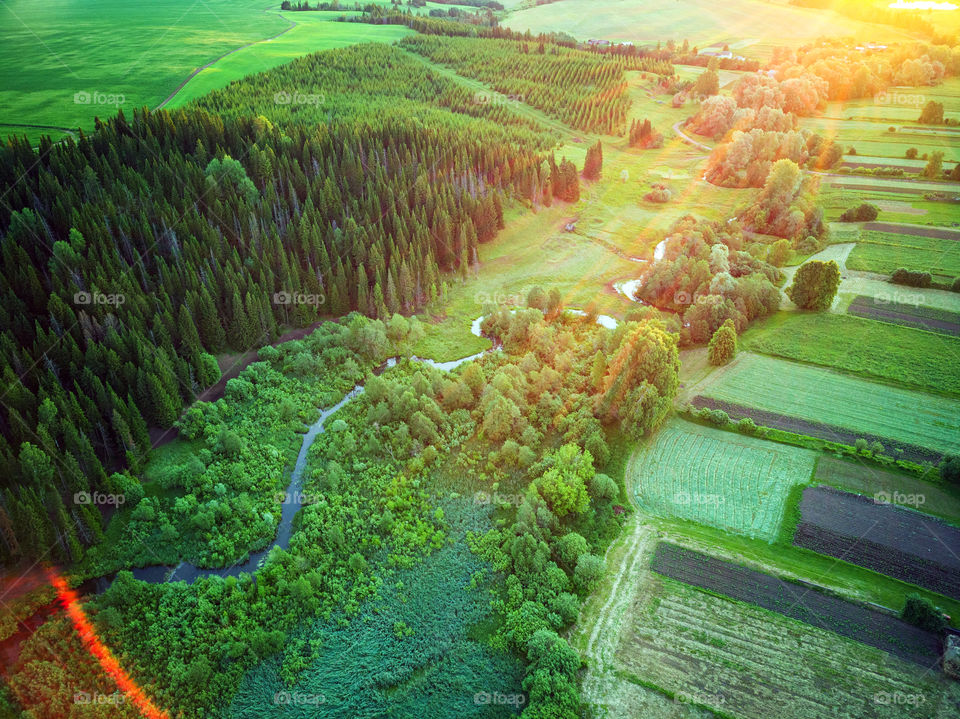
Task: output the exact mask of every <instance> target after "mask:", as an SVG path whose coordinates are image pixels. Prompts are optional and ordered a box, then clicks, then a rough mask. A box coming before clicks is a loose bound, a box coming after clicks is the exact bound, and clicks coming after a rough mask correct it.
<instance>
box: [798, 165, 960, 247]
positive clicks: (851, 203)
mask: <svg viewBox="0 0 960 719" xmlns="http://www.w3.org/2000/svg"><path fill="white" fill-rule="evenodd" d="M855 180H856V178H851V179H850V180H849V182H850V184H851V186H844V185H835V184H826V183H823V184H821V186H820V193H819V195H818V197H817V204H818V205H819V206H820V207H822V208H823V210H824V214H825V215H826V219H827V220H828V221H830V222H834V223H836V224H835V225H834V226H833V227H832V228H831V238H834V237H835V236H836V234H837V232H836V229H838V228H840V227H844V228H846V229H849V230H851V231H853V232H857V231H858V227H859V226H858V225H846V224H845V223H844V224H840V223H837V220H839V219H840V215H841V214H842V213H843V212H844V210H847V209H849V208H851V207H856V206H857V205H859V204H861V203H863V202H869V203H870V204H872V205H875V206H876V207H877V208H878V209H879V210H880V218H881V219H883V220H884V221H886V222H905V223H910V224H920V225H937V226H946V225H949V224H950V223H952V222H955V221H956V217H957V212H958V205H957V204H956V203H953V202H935V201H933V200H927V199H924V197H923V195H924V190H920V189H917V190H916V191H914V192H909V191H905V189H909V188H890V189H887V190H884V189H873V188H871V187H870V186H869V185H870V183H872V182H873V181H874V180H873V178H871V179H866V178H862V180H861V181H862V182H864V183H865V184H863V185H858V184H857V183H856V181H855ZM855 239H856V238H855Z"/></svg>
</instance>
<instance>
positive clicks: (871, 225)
mask: <svg viewBox="0 0 960 719" xmlns="http://www.w3.org/2000/svg"><path fill="white" fill-rule="evenodd" d="M863 229H865V230H877V231H879V232H894V233H896V234H899V235H913V236H914V237H932V238H934V239H937V240H960V230H945V229H943V228H941V227H915V226H913V225H898V224H896V223H893V222H866V223H864V225H863Z"/></svg>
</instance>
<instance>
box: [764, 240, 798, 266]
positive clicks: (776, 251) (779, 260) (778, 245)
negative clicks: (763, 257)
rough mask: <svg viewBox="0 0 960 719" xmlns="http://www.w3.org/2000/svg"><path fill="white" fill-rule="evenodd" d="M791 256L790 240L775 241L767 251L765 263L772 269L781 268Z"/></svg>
mask: <svg viewBox="0 0 960 719" xmlns="http://www.w3.org/2000/svg"><path fill="white" fill-rule="evenodd" d="M791 254H792V248H791V247H790V240H784V239H781V240H777V241H776V242H774V243H773V244H772V245H770V248H769V249H768V250H767V262H769V263H770V264H771V265H773V266H774V267H783V266H784V265H785V264H787V260H789V259H790V255H791Z"/></svg>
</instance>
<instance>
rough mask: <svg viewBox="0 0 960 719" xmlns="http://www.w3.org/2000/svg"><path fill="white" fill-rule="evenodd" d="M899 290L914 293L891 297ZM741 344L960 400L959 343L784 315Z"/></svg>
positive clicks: (841, 318) (909, 331) (836, 319)
mask: <svg viewBox="0 0 960 719" xmlns="http://www.w3.org/2000/svg"><path fill="white" fill-rule="evenodd" d="M897 290H902V291H904V292H906V291H908V290H910V288H897V287H896V286H895V285H891V286H890V289H889V290H888V291H889V292H890V293H891V295H893V293H895V292H896V291H897ZM919 292H921V293H922V290H919ZM741 343H742V344H741V346H742V347H743V348H744V349H747V350H749V351H751V352H761V353H763V354H767V355H773V356H776V357H784V358H786V359H791V360H799V361H801V362H810V363H813V364H818V365H824V366H827V367H835V368H837V369H841V370H844V371H845V372H851V373H854V374H858V375H861V376H863V377H867V378H870V379H878V380H883V381H885V382H895V383H898V384H903V385H907V386H911V387H915V388H917V389H922V390H927V391H931V392H942V393H947V394H951V395H960V373H958V372H957V370H956V362H955V358H956V357H958V356H960V340H958V339H957V338H954V337H946V336H943V335H938V334H934V333H932V332H926V331H924V330H919V329H913V328H910V327H900V326H897V325H891V324H886V323H882V322H875V321H873V320H868V319H862V318H860V317H852V316H849V315H838V314H820V315H816V314H808V313H789V314H788V313H784V312H781V313H778V314H776V315H774V316H773V317H770V318H769V319H767V320H764V321H761V322H759V323H757V324H756V325H754V327H752V328H751V329H749V330H748V331H747V332H746V333H745V334H744V335H743V337H742V339H741ZM754 361H759V360H757V359H754V358H752V359H751V360H749V361H748V363H751V362H754ZM766 361H772V360H766ZM790 366H793V365H790ZM769 368H770V369H773V368H774V366H770V367H769ZM771 376H772V377H775V376H776V375H771ZM864 389H867V388H864ZM774 409H775V408H774Z"/></svg>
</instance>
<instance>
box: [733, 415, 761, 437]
mask: <svg viewBox="0 0 960 719" xmlns="http://www.w3.org/2000/svg"><path fill="white" fill-rule="evenodd" d="M737 431H738V432H740V434H756V433H757V423H756V422H754V421H753V420H752V419H751V418H750V417H744V418H743V419H741V420H740V421H739V422H737Z"/></svg>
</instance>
